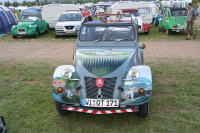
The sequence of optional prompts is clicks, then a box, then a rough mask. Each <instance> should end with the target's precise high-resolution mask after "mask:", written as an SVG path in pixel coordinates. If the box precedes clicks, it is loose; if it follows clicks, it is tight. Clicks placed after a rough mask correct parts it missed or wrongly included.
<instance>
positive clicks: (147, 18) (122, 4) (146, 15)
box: [107, 1, 153, 24]
mask: <svg viewBox="0 0 200 133" xmlns="http://www.w3.org/2000/svg"><path fill="white" fill-rule="evenodd" d="M109 8H110V10H109V9H108V10H107V11H108V12H107V13H108V14H116V13H117V12H118V11H119V10H120V9H133V8H134V9H138V11H139V13H140V16H141V19H142V20H143V21H144V22H145V23H148V24H150V23H151V22H152V18H153V17H152V12H151V7H150V6H149V5H147V4H144V3H141V2H131V1H119V2H116V3H115V4H113V5H112V6H111V7H109ZM113 19H115V18H113Z"/></svg>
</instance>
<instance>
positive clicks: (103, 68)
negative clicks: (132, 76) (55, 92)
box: [77, 49, 134, 76]
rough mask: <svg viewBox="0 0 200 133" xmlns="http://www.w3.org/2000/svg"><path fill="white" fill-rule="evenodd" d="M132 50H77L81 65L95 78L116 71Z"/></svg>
mask: <svg viewBox="0 0 200 133" xmlns="http://www.w3.org/2000/svg"><path fill="white" fill-rule="evenodd" d="M133 52H134V50H115V49H112V50H88V49H87V50H78V51H77V57H78V60H80V62H81V64H82V65H83V66H84V67H85V68H86V69H87V70H88V71H89V72H91V73H92V74H94V75H96V76H104V75H107V74H109V73H111V72H113V71H115V70H116V69H118V68H119V67H120V66H121V65H122V64H123V63H124V62H125V61H126V59H127V58H128V57H129V56H130V55H131V54H132V53H133Z"/></svg>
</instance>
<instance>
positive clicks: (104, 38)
mask: <svg viewBox="0 0 200 133" xmlns="http://www.w3.org/2000/svg"><path fill="white" fill-rule="evenodd" d="M111 37H112V36H107V37H106V36H105V35H104V36H103V37H102V38H100V39H97V40H95V41H94V43H96V42H98V41H101V40H103V41H105V40H106V39H108V38H111Z"/></svg>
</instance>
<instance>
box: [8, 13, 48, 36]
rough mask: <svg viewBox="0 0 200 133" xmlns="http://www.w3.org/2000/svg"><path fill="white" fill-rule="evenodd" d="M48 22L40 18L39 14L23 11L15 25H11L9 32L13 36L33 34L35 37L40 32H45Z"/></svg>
mask: <svg viewBox="0 0 200 133" xmlns="http://www.w3.org/2000/svg"><path fill="white" fill-rule="evenodd" d="M48 29H49V24H48V23H47V22H46V21H45V20H43V19H42V16H41V14H40V13H39V12H38V13H25V14H22V16H21V20H20V21H19V22H18V24H17V25H14V26H12V29H11V34H12V37H13V38H17V37H18V36H33V37H34V38H37V37H38V36H39V34H40V33H47V32H48Z"/></svg>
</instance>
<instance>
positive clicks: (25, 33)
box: [18, 32, 26, 34]
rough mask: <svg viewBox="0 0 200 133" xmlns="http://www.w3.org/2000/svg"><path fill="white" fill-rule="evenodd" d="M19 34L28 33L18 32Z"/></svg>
mask: <svg viewBox="0 0 200 133" xmlns="http://www.w3.org/2000/svg"><path fill="white" fill-rule="evenodd" d="M18 34H26V32H18Z"/></svg>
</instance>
